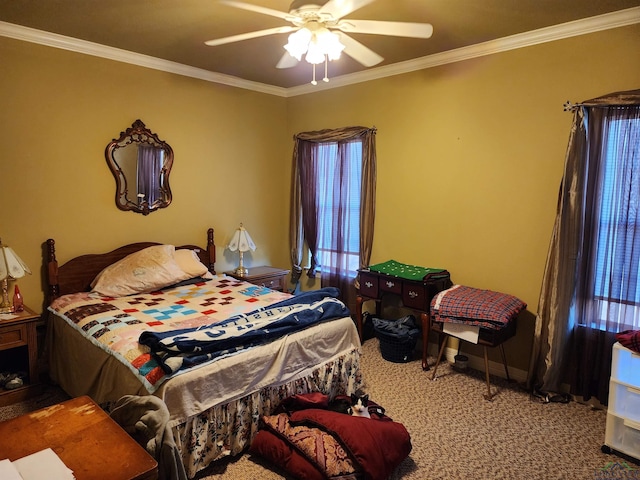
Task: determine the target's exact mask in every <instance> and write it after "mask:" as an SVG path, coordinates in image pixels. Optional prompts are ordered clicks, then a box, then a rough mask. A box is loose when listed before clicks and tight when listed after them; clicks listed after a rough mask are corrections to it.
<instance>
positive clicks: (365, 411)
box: [351, 393, 371, 418]
mask: <svg viewBox="0 0 640 480" xmlns="http://www.w3.org/2000/svg"><path fill="white" fill-rule="evenodd" d="M368 405H369V395H355V394H353V393H352V394H351V415H353V416H354V417H364V418H371V415H369V407H368Z"/></svg>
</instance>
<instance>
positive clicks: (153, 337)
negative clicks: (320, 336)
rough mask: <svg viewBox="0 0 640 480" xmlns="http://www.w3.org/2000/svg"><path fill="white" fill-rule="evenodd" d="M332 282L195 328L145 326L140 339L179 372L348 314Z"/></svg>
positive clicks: (164, 365) (169, 370) (164, 364)
mask: <svg viewBox="0 0 640 480" xmlns="http://www.w3.org/2000/svg"><path fill="white" fill-rule="evenodd" d="M338 294H339V290H338V289H337V288H334V287H327V288H322V289H320V290H313V291H309V292H303V293H301V294H299V295H296V296H293V297H291V298H288V299H286V300H283V301H281V302H278V303H274V304H272V305H268V306H266V307H262V308H260V309H258V310H254V311H252V312H249V313H245V314H240V315H235V316H233V317H229V318H228V319H226V320H223V321H221V322H217V323H214V324H210V325H205V326H201V327H197V328H188V329H182V330H172V331H169V332H151V331H145V332H142V333H141V334H140V339H139V342H140V343H141V344H143V345H146V346H148V347H149V348H150V349H151V354H152V355H153V356H154V357H155V358H156V360H157V361H158V363H159V364H160V366H161V367H162V369H163V370H164V371H165V372H166V373H167V374H170V373H175V372H178V371H180V370H184V369H187V368H190V367H192V366H194V365H198V364H201V363H205V362H208V361H210V360H213V359H215V358H218V357H220V356H223V355H224V356H227V355H229V354H232V353H235V352H238V351H240V350H244V349H246V348H249V347H254V346H256V345H260V344H264V343H268V342H270V341H271V340H273V339H275V338H278V337H282V336H284V335H286V334H289V333H292V332H296V331H298V330H302V329H304V328H306V327H309V326H311V325H315V324H316V323H320V322H323V321H326V320H330V319H334V318H341V317H347V316H349V315H350V312H349V309H348V308H347V307H346V306H345V305H344V303H342V302H341V301H340V300H338V298H337V297H338Z"/></svg>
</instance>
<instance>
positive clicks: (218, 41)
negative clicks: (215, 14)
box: [204, 26, 298, 47]
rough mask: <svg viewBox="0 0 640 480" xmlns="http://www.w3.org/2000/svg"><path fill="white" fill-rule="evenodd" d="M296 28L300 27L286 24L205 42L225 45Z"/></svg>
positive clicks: (212, 45)
mask: <svg viewBox="0 0 640 480" xmlns="http://www.w3.org/2000/svg"><path fill="white" fill-rule="evenodd" d="M294 30H298V27H293V26H284V27H274V28H267V29H266V30H256V31H255V32H249V33H241V34H239V35H232V36H230V37H223V38H216V39H214V40H208V41H206V42H204V43H205V44H206V45H209V46H210V47H215V46H217V45H224V44H225V43H233V42H240V41H242V40H249V39H250V38H257V37H266V36H267V35H274V34H276V33H288V32H293V31H294Z"/></svg>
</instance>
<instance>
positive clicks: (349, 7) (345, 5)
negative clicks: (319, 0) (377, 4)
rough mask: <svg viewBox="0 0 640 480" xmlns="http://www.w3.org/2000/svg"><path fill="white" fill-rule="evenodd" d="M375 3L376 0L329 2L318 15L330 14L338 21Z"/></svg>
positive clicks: (330, 0)
mask: <svg viewBox="0 0 640 480" xmlns="http://www.w3.org/2000/svg"><path fill="white" fill-rule="evenodd" d="M374 1H375V0H329V1H328V2H327V3H325V4H324V6H323V7H322V8H321V9H320V10H319V11H318V13H319V14H321V15H322V14H329V15H331V16H332V17H333V18H335V19H336V20H337V19H338V18H342V17H344V16H345V15H349V14H350V13H351V12H355V11H356V10H358V9H359V8H362V7H364V6H365V5H368V4H370V3H372V2H374Z"/></svg>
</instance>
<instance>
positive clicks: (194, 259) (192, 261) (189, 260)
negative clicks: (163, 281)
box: [173, 248, 209, 278]
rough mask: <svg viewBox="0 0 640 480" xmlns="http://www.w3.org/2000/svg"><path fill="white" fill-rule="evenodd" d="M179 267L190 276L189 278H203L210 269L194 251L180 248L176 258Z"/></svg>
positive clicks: (175, 255)
mask: <svg viewBox="0 0 640 480" xmlns="http://www.w3.org/2000/svg"><path fill="white" fill-rule="evenodd" d="M173 257H174V258H175V260H176V263H177V264H178V266H179V267H180V268H181V269H182V270H183V271H184V272H185V273H186V274H188V275H189V278H193V277H202V276H203V275H205V274H206V273H207V272H208V271H209V269H208V268H207V267H206V266H205V265H204V264H203V263H202V262H201V261H200V257H198V254H197V253H196V252H194V251H193V250H189V249H187V248H180V249H178V250H176V252H175V254H174V256H173Z"/></svg>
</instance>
